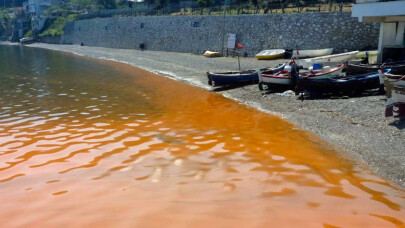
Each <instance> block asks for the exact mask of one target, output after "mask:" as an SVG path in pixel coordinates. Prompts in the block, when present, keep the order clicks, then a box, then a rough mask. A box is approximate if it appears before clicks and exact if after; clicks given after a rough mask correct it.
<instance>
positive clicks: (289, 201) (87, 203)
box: [0, 46, 405, 227]
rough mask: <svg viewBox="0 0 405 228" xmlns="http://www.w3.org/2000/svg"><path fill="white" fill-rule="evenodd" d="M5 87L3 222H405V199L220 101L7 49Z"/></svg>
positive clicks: (0, 89)
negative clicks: (22, 63) (20, 63)
mask: <svg viewBox="0 0 405 228" xmlns="http://www.w3.org/2000/svg"><path fill="white" fill-rule="evenodd" d="M5 56H7V58H5ZM23 60H24V61H25V62H24V63H25V64H24V65H17V64H16V63H15V62H16V61H20V62H21V61H23ZM0 82H1V84H0V202H1V203H0V227H405V225H404V223H405V210H404V208H405V193H404V191H401V190H399V189H396V188H395V187H393V186H392V185H391V184H389V183H387V182H386V181H385V180H383V179H381V178H380V177H378V176H376V175H374V174H372V173H371V172H370V171H369V170H367V169H365V168H364V167H360V166H355V165H354V164H353V163H352V162H350V161H348V160H345V159H343V158H340V157H338V156H337V153H336V152H335V151H333V150H332V149H330V147H328V146H327V145H326V144H325V143H323V142H321V141H320V140H319V139H318V138H317V137H316V136H314V135H312V134H310V133H307V132H304V131H301V130H299V129H298V128H297V127H296V126H294V125H292V124H290V123H288V122H286V121H284V120H282V119H280V118H278V117H275V116H272V115H268V114H264V113H261V112H258V111H256V110H253V109H252V108H248V107H246V106H244V105H240V104H237V103H236V102H233V101H230V100H228V99H226V98H223V97H222V96H220V95H217V94H215V93H209V92H206V91H202V90H200V89H197V88H194V87H191V86H188V85H185V84H184V83H181V82H177V81H173V80H170V79H167V78H164V77H162V76H157V75H154V74H151V73H147V72H145V71H141V70H137V69H135V68H132V67H129V66H127V65H125V64H118V63H111V62H105V61H95V60H89V59H87V58H83V57H72V56H69V55H66V54H61V53H57V52H50V51H44V50H37V49H25V48H19V47H2V46H0Z"/></svg>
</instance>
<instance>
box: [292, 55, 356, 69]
mask: <svg viewBox="0 0 405 228" xmlns="http://www.w3.org/2000/svg"><path fill="white" fill-rule="evenodd" d="M358 52H359V51H352V52H346V53H340V54H335V55H326V56H321V57H315V58H309V59H301V60H299V61H298V65H301V66H302V67H303V68H307V69H308V68H309V67H310V66H312V65H313V64H314V63H323V62H340V63H343V62H345V61H348V60H350V59H353V58H354V57H355V55H356V54H357V53H358Z"/></svg>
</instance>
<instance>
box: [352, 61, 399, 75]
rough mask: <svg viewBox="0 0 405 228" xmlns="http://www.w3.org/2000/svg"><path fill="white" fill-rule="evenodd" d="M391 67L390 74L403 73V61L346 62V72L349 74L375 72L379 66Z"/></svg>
mask: <svg viewBox="0 0 405 228" xmlns="http://www.w3.org/2000/svg"><path fill="white" fill-rule="evenodd" d="M382 66H383V67H384V68H386V69H391V73H392V74H405V63H404V62H401V63H389V64H384V65H381V64H352V63H347V64H346V73H347V74H350V75H356V74H366V73H371V72H377V71H378V70H379V69H380V68H381V67H382Z"/></svg>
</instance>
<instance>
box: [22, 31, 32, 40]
mask: <svg viewBox="0 0 405 228" xmlns="http://www.w3.org/2000/svg"><path fill="white" fill-rule="evenodd" d="M31 35H32V30H28V31H27V32H26V33H25V34H24V38H25V37H30V36H31Z"/></svg>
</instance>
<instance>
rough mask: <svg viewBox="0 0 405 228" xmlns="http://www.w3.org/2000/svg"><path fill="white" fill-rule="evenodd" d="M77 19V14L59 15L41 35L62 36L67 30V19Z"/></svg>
mask: <svg viewBox="0 0 405 228" xmlns="http://www.w3.org/2000/svg"><path fill="white" fill-rule="evenodd" d="M76 19H77V14H69V15H67V17H58V18H57V19H56V20H55V21H54V22H53V23H52V24H51V25H50V26H49V27H48V28H47V29H46V30H45V31H44V32H42V33H41V34H39V36H52V37H53V36H61V35H63V32H64V30H65V25H66V22H67V21H74V20H76Z"/></svg>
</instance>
